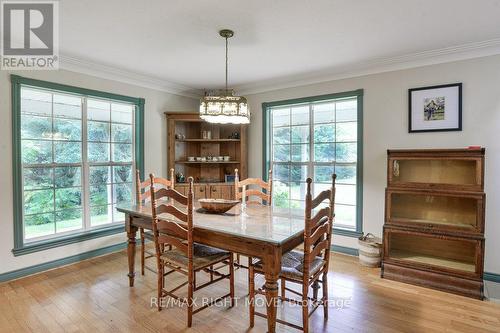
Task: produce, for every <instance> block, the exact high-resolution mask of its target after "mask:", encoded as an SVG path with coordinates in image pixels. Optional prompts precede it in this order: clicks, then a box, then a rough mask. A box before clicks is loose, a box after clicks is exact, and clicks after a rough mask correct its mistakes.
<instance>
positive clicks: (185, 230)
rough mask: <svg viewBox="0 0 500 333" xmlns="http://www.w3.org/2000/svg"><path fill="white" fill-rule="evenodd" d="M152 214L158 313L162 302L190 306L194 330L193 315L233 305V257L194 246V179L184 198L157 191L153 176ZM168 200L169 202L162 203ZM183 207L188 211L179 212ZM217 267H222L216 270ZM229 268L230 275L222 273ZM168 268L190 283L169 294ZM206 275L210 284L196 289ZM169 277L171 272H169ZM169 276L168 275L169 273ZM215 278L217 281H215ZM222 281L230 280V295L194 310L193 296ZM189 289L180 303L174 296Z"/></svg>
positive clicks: (160, 190) (189, 320)
mask: <svg viewBox="0 0 500 333" xmlns="http://www.w3.org/2000/svg"><path fill="white" fill-rule="evenodd" d="M150 178H151V184H152V185H151V213H152V217H153V236H154V242H155V251H156V262H157V266H158V274H157V278H158V311H161V309H162V298H163V297H167V296H169V297H172V298H174V299H175V300H177V301H184V302H185V303H184V304H186V305H187V312H188V327H191V326H192V320H193V319H192V318H193V314H195V313H197V312H199V311H201V310H203V309H206V308H207V307H209V306H211V305H213V304H216V303H217V302H220V301H221V300H223V299H226V298H229V299H230V306H231V307H232V306H233V301H234V269H233V254H232V253H231V252H227V251H224V250H221V249H217V248H214V247H210V246H206V245H201V244H198V243H194V241H193V197H194V194H193V178H192V177H189V179H188V183H189V187H188V193H187V196H184V195H182V194H180V193H179V192H177V191H176V190H174V189H171V188H167V189H166V188H162V189H159V190H158V191H156V190H155V184H156V182H155V178H154V176H153V175H152V174H151V175H150ZM161 198H168V199H169V200H160V199H161ZM177 204H180V205H183V207H185V209H183V210H181V209H180V208H178V206H179V205H177ZM165 245H169V246H168V247H167V246H165ZM215 264H222V266H220V267H219V268H218V269H216V270H214V269H213V266H214V265H215ZM226 266H227V267H228V268H229V272H228V273H227V274H226V273H222V272H220V271H219V269H220V268H222V267H226ZM165 268H169V269H171V272H173V271H175V272H178V273H181V274H184V275H186V276H187V281H186V282H184V283H182V284H181V285H179V286H177V287H175V288H173V289H171V290H167V289H166V288H165V285H166V283H165V282H166V281H165V275H166V273H165ZM200 271H204V272H207V273H209V274H210V281H208V282H206V283H203V284H201V285H196V273H197V272H200ZM169 273H170V272H169ZM167 274H168V273H167ZM214 275H216V276H217V278H215V279H214V278H213V276H214ZM222 279H229V293H228V294H226V295H224V296H221V297H219V298H217V299H215V300H212V301H211V302H207V303H205V302H204V304H203V305H202V306H199V307H198V308H196V309H195V308H194V292H195V291H197V290H200V289H202V288H204V287H207V286H209V285H211V284H213V283H216V282H218V281H220V280H222ZM185 285H187V286H188V296H187V298H186V299H181V298H180V297H179V296H177V295H175V294H174V292H175V291H177V290H179V289H180V288H182V287H183V286H185Z"/></svg>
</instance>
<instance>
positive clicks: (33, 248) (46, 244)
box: [12, 224, 125, 257]
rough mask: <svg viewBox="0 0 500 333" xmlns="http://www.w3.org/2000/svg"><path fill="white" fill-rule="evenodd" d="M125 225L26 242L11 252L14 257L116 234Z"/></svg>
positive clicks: (123, 228)
mask: <svg viewBox="0 0 500 333" xmlns="http://www.w3.org/2000/svg"><path fill="white" fill-rule="evenodd" d="M124 231H125V227H124V225H123V224H120V225H113V226H110V227H106V228H101V229H96V230H91V231H85V232H81V233H78V234H73V235H68V236H64V237H58V238H53V239H48V240H43V241H38V242H33V243H28V244H25V245H23V246H22V247H19V248H14V249H12V253H13V254H14V256H15V257H17V256H22V255H25V254H29V253H34V252H38V251H43V250H47V249H52V248H55V247H59V246H64V245H68V244H73V243H78V242H82V241H86V240H89V239H94V238H99V237H104V236H109V235H114V234H118V233H120V232H124Z"/></svg>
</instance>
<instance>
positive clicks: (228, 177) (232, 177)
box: [224, 175, 236, 183]
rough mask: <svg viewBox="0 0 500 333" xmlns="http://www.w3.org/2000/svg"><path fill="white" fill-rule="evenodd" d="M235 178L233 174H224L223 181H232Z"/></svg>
mask: <svg viewBox="0 0 500 333" xmlns="http://www.w3.org/2000/svg"><path fill="white" fill-rule="evenodd" d="M235 178H236V176H235V175H224V181H225V182H226V183H234V180H235Z"/></svg>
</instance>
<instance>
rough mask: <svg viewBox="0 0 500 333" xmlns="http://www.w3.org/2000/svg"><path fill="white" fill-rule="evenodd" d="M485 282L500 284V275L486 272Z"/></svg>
mask: <svg viewBox="0 0 500 333" xmlns="http://www.w3.org/2000/svg"><path fill="white" fill-rule="evenodd" d="M484 280H486V281H492V282H498V283H500V274H496V273H488V272H484Z"/></svg>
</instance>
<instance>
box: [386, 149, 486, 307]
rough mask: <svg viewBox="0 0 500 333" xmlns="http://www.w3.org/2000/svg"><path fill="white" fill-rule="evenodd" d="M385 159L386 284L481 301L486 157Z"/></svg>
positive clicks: (432, 152)
mask: <svg viewBox="0 0 500 333" xmlns="http://www.w3.org/2000/svg"><path fill="white" fill-rule="evenodd" d="M387 153H388V154H387V155H388V156H387V166H388V167H387V189H386V199H385V200H386V204H385V224H384V239H383V243H384V246H383V261H382V272H381V275H382V277H383V278H387V279H393V280H397V281H402V282H407V283H412V284H417V285H421V286H426V287H431V288H434V289H439V290H443V291H448V292H452V293H455V294H459V295H464V296H469V297H473V298H478V299H483V265H484V223H485V222H484V212H485V194H484V153H485V150H484V149H427V150H388V152H387Z"/></svg>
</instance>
